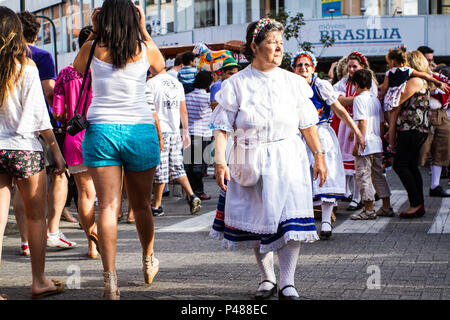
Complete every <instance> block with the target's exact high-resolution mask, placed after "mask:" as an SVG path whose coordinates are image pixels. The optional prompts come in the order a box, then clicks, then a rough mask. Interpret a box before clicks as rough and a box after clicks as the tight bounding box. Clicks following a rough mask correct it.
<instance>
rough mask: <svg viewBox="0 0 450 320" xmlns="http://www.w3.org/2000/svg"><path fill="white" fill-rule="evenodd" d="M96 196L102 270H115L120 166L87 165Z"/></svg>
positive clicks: (120, 178)
mask: <svg viewBox="0 0 450 320" xmlns="http://www.w3.org/2000/svg"><path fill="white" fill-rule="evenodd" d="M89 173H90V175H91V176H92V180H93V181H94V186H95V191H96V192H97V198H98V207H97V208H98V220H97V230H98V240H99V241H98V242H99V248H100V254H101V257H102V263H103V271H104V272H107V271H112V272H115V271H116V249H117V215H118V213H119V209H120V206H121V205H122V203H121V198H122V195H121V193H122V188H121V185H122V167H121V166H109V167H89Z"/></svg>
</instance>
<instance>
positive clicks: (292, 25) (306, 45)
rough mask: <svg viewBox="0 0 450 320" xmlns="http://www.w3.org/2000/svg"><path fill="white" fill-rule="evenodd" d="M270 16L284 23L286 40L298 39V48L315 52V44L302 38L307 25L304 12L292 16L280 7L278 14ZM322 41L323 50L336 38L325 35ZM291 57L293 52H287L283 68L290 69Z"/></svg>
mask: <svg viewBox="0 0 450 320" xmlns="http://www.w3.org/2000/svg"><path fill="white" fill-rule="evenodd" d="M268 17H269V18H271V19H275V20H276V21H278V22H280V23H282V24H283V25H284V38H285V39H286V41H289V40H290V39H295V41H297V49H299V50H300V49H301V50H306V51H311V52H313V53H314V46H313V45H312V43H311V42H308V41H302V39H301V29H302V26H304V25H306V22H305V19H304V16H303V13H301V12H298V13H297V14H296V15H295V16H292V15H291V13H290V12H288V11H285V10H284V8H283V7H280V9H279V10H278V14H269V15H268ZM320 42H322V43H323V45H324V46H323V47H322V51H323V49H324V48H328V47H331V46H332V45H333V44H334V39H333V38H331V37H329V36H324V37H323V38H322V39H320ZM322 51H321V52H320V53H319V54H318V55H317V54H316V56H317V57H318V58H319V57H320V56H321V54H322ZM291 58H292V54H290V53H288V52H286V53H285V54H284V57H283V62H282V64H281V67H282V68H287V69H289V68H290V66H291Z"/></svg>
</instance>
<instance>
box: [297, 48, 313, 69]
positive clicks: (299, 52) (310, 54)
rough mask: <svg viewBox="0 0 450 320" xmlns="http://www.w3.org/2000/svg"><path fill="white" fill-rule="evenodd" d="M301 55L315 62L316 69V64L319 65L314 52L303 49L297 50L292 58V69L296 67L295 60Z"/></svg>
mask: <svg viewBox="0 0 450 320" xmlns="http://www.w3.org/2000/svg"><path fill="white" fill-rule="evenodd" d="M299 56H307V57H308V58H309V59H310V60H311V63H312V64H313V67H314V69H315V68H316V66H317V59H316V57H315V56H314V55H313V53H312V52H310V51H306V50H303V51H297V52H296V53H295V54H294V56H293V57H292V59H291V67H292V69H293V68H294V63H295V60H296V59H297V58H298V57H299Z"/></svg>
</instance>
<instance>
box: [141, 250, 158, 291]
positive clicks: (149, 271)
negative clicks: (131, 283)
mask: <svg viewBox="0 0 450 320" xmlns="http://www.w3.org/2000/svg"><path fill="white" fill-rule="evenodd" d="M142 264H143V268H142V270H143V271H144V280H145V283H147V284H151V283H152V282H153V278H154V277H155V276H156V274H157V273H158V270H159V260H158V259H156V258H155V255H154V254H153V253H152V254H151V255H149V256H143V257H142Z"/></svg>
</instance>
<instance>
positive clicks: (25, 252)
mask: <svg viewBox="0 0 450 320" xmlns="http://www.w3.org/2000/svg"><path fill="white" fill-rule="evenodd" d="M19 252H20V255H21V256H29V255H30V247H29V246H28V243H26V244H22V245H21V246H20V251H19Z"/></svg>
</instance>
